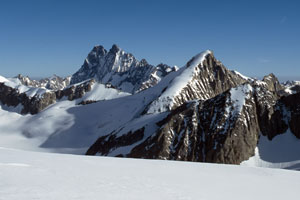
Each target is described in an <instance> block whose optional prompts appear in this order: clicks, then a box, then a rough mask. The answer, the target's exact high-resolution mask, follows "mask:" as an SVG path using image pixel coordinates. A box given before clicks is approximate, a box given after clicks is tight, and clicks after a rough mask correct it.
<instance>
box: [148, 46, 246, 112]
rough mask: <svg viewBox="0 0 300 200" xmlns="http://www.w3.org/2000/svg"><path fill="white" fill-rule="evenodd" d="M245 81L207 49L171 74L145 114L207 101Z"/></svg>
mask: <svg viewBox="0 0 300 200" xmlns="http://www.w3.org/2000/svg"><path fill="white" fill-rule="evenodd" d="M246 81H247V80H246V79H244V78H243V77H242V76H240V75H238V74H236V73H233V72H232V71H230V70H228V69H227V68H226V67H225V66H224V65H223V64H222V63H221V62H220V61H218V60H217V59H216V58H215V57H214V55H213V52H212V51H210V50H207V51H204V52H202V53H200V54H197V55H196V56H194V57H193V58H192V59H191V60H190V61H189V62H187V64H186V65H185V66H184V67H182V68H181V69H179V70H178V71H177V72H176V74H174V78H172V79H171V80H170V81H169V82H168V83H167V84H165V88H164V89H163V90H162V93H161V94H160V96H159V97H158V99H156V100H155V101H154V102H152V103H151V104H150V105H149V107H148V109H147V110H146V113H148V114H150V113H157V112H164V111H168V110H172V109H174V108H176V107H178V106H180V105H181V104H183V103H184V102H186V101H189V100H194V99H201V100H204V99H209V98H212V97H214V96H216V95H218V94H220V93H222V92H224V91H226V90H228V89H229V88H232V87H235V86H237V85H240V84H242V83H244V82H246Z"/></svg>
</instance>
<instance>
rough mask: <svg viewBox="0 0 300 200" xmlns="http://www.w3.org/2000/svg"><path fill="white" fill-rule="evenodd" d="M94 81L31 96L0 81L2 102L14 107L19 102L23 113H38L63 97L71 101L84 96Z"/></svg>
mask: <svg viewBox="0 0 300 200" xmlns="http://www.w3.org/2000/svg"><path fill="white" fill-rule="evenodd" d="M94 83H95V81H94V80H89V81H86V82H84V83H82V84H79V85H76V86H72V87H69V88H66V89H64V90H58V91H49V92H45V93H43V94H42V95H41V96H37V95H36V96H33V97H29V96H27V95H26V94H25V93H19V91H18V90H17V89H15V88H11V87H9V86H6V85H5V84H4V83H0V102H1V103H2V104H4V105H7V106H13V107H16V106H18V105H19V104H20V105H22V106H23V108H22V111H21V114H28V113H30V114H37V113H39V112H41V111H42V110H44V109H45V108H46V107H47V106H49V105H51V104H53V103H55V102H56V100H59V99H61V98H62V97H67V98H68V100H70V101H71V100H74V99H78V98H81V97H83V96H84V94H85V93H86V92H89V91H90V90H91V88H92V85H93V84H94Z"/></svg>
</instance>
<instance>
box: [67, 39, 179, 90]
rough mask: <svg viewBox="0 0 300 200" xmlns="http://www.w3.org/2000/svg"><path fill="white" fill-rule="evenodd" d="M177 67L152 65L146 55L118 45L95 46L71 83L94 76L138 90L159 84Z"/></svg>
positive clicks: (122, 88)
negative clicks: (125, 50) (144, 57)
mask: <svg viewBox="0 0 300 200" xmlns="http://www.w3.org/2000/svg"><path fill="white" fill-rule="evenodd" d="M175 70H176V69H175V68H171V67H169V66H167V65H164V64H160V65H158V66H156V67H155V66H152V65H150V64H148V63H147V61H146V60H145V59H142V60H141V61H138V60H137V59H136V58H135V57H134V56H133V55H132V54H130V53H126V52H124V51H123V50H121V49H120V48H119V47H118V46H116V45H113V46H112V48H111V49H110V50H109V51H107V50H106V49H104V47H103V46H95V47H94V48H93V50H92V51H91V52H90V53H89V54H88V56H87V58H86V59H85V61H84V63H83V65H82V67H81V68H80V69H79V70H78V71H77V72H76V73H75V74H73V76H72V78H71V84H75V83H79V82H82V81H84V80H87V79H91V78H93V79H95V80H96V81H98V82H100V83H103V84H106V83H110V84H111V85H112V86H114V87H115V88H118V89H120V90H122V91H125V92H129V93H137V92H139V91H141V90H144V89H147V88H149V87H152V86H154V85H156V84H157V83H158V82H159V81H160V79H161V78H162V77H164V76H166V75H167V74H168V73H169V72H171V71H175Z"/></svg>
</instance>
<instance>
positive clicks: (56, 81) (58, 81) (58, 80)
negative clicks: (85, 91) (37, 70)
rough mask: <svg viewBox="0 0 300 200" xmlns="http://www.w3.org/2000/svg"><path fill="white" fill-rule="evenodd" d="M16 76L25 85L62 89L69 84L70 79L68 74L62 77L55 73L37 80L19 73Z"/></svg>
mask: <svg viewBox="0 0 300 200" xmlns="http://www.w3.org/2000/svg"><path fill="white" fill-rule="evenodd" d="M16 78H18V79H19V80H20V81H21V83H22V84H23V85H25V86H29V87H36V88H46V89H48V90H62V89H64V88H66V87H67V86H68V85H69V84H70V80H71V77H70V76H68V77H66V78H62V77H59V76H57V75H53V76H52V77H49V78H44V79H41V80H38V81H37V80H33V79H30V78H29V77H28V76H22V75H21V74H19V75H18V76H17V77H16Z"/></svg>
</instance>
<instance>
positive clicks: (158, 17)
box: [0, 0, 300, 78]
mask: <svg viewBox="0 0 300 200" xmlns="http://www.w3.org/2000/svg"><path fill="white" fill-rule="evenodd" d="M298 2H300V1H292V0H291V1H262V0H261V1H255V0H252V1H250V0H249V1H246V0H240V1H216V0H210V1H200V0H199V1H188V0H185V1H176V0H173V1H171V0H170V1H169V0H165V1H162V0H160V1H155V0H148V1H143V0H139V1H137V0H136V1H134V0H127V1H93V0H86V1H83V0H82V1H75V0H73V1H66V0H65V1H55V0H52V1H50V0H49V1H47V0H36V1H31V0H27V1H14V0H10V1H1V0H0V27H1V29H0V30H1V31H0V74H1V75H3V76H6V77H10V76H15V75H17V74H18V73H22V74H24V75H29V76H32V77H41V76H51V75H52V74H57V75H61V76H66V75H70V74H73V73H74V72H75V71H77V70H78V69H79V68H80V66H81V65H82V63H83V61H84V59H85V57H86V56H87V54H88V53H89V51H90V50H91V49H92V47H93V46H94V45H97V44H101V45H103V46H104V47H105V48H107V49H109V48H110V47H111V46H112V44H114V43H115V44H118V46H120V47H121V48H122V49H124V50H125V51H128V52H131V53H133V54H134V55H135V56H136V57H137V58H138V59H142V58H146V60H147V61H148V62H149V63H151V64H155V65H156V64H159V63H161V62H163V63H166V64H169V65H178V66H182V65H184V64H185V63H186V62H187V61H188V60H189V59H190V58H191V57H192V56H194V55H195V54H197V53H199V52H201V51H203V50H206V49H211V50H213V51H214V54H215V56H216V57H217V59H219V60H221V61H222V62H223V64H224V65H225V66H226V67H228V68H230V69H235V70H237V71H240V72H241V73H243V74H245V75H248V76H257V77H260V76H263V75H265V74H268V73H271V72H273V73H275V75H277V76H281V77H295V78H297V77H299V78H300V58H299V57H300V12H299V10H300V3H298Z"/></svg>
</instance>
